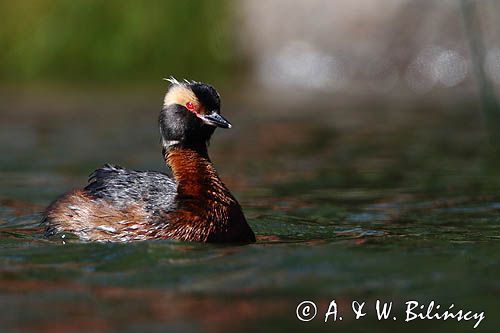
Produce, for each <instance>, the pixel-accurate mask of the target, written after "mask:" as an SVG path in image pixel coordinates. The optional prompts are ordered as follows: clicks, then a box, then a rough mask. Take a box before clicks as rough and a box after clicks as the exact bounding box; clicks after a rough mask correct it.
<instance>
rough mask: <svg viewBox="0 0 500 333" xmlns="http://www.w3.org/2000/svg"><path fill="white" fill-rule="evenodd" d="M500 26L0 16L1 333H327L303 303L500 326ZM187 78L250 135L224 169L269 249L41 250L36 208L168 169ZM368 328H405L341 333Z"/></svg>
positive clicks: (351, 324) (203, 12)
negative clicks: (432, 303) (452, 307)
mask: <svg viewBox="0 0 500 333" xmlns="http://www.w3.org/2000/svg"><path fill="white" fill-rule="evenodd" d="M499 13H500V3H498V2H497V1H494V0H428V1H410V0H386V1H383V2H380V1H375V0H356V1H352V0H349V1H348V0H338V1H327V0H311V1H285V0H272V1H250V0H240V1H215V0H213V1H192V0H189V1H154V0H148V1H115V0H110V1H105V2H103V1H96V0H86V1H83V0H74V1H62V0H51V1H49V0H26V1H10V2H7V1H3V2H0V22H2V23H1V26H0V50H1V51H0V100H1V103H0V175H1V177H0V258H1V259H0V262H1V263H2V264H1V266H0V292H1V293H2V297H1V298H0V306H1V307H2V311H0V322H1V323H2V327H4V328H6V329H7V331H12V332H18V331H19V332H20V331H23V332H26V331H37V332H45V331H47V332H52V331H54V330H59V331H81V332H86V331H94V332H101V331H102V332H107V331H114V330H121V331H127V330H128V331H137V330H139V331H161V332H164V331H165V330H172V331H188V332H191V331H193V332H198V331H216V332H220V331H233V330H234V329H239V330H241V329H246V330H253V329H254V328H257V327H260V326H261V325H262V324H264V325H265V326H266V327H268V328H270V329H271V330H274V331H276V330H281V329H286V330H289V331H290V330H295V329H297V328H300V329H310V328H314V329H316V330H321V329H326V330H330V329H332V328H333V327H334V326H324V325H322V320H321V319H318V320H316V321H313V322H311V323H309V324H308V325H309V326H308V325H305V324H304V323H302V322H300V323H299V322H298V321H297V319H296V318H295V306H296V305H297V304H298V303H300V301H301V300H302V299H303V298H304V299H313V300H317V301H318V304H320V305H321V306H323V307H326V306H327V304H328V303H329V301H330V299H331V298H338V299H340V301H341V304H343V305H342V306H345V308H349V304H350V303H349V302H350V300H351V299H353V298H360V299H364V300H367V301H371V300H375V299H377V298H390V299H392V300H394V301H395V302H397V303H398V302H399V303H398V304H399V306H397V307H396V309H398V311H399V310H401V309H402V305H401V304H403V303H404V300H406V299H407V298H408V299H409V298H410V297H413V298H416V299H422V300H429V299H435V300H440V301H442V303H445V304H447V303H446V302H448V303H452V302H453V303H456V304H457V303H458V304H461V305H463V306H464V307H472V308H474V309H476V310H485V311H487V315H488V310H489V313H492V312H494V311H495V310H498V303H497V301H496V298H498V294H499V291H500V285H499V284H498V282H496V281H497V280H498V279H497V277H498V274H499V273H500V272H499V271H498V267H500V266H499V265H498V259H499V257H498V253H500V251H498V250H499V248H498V240H499V239H500V227H499V226H498V223H499V217H498V213H499V212H500V200H499V199H498V189H499V187H500V168H499V167H498V162H499V158H498V157H499V152H500V108H499V104H498V93H499V90H500V41H499V39H498V36H499V35H500V23H499V21H498V19H497V17H498V14H499ZM170 76H174V77H176V78H178V79H183V78H186V79H194V80H199V81H203V82H208V83H211V84H213V85H214V86H215V87H217V89H218V90H219V91H220V93H221V95H222V113H223V114H224V115H225V116H226V117H227V118H228V119H229V120H230V121H231V122H232V123H233V126H234V127H233V129H232V130H230V131H222V130H219V131H217V132H216V133H215V135H214V138H213V140H212V145H211V147H210V151H211V156H212V159H213V161H214V163H215V165H216V167H217V169H218V170H219V171H220V173H221V177H222V179H224V181H225V183H226V184H227V185H228V187H229V188H230V189H231V190H232V191H233V192H234V194H235V195H236V196H237V197H238V198H239V200H240V201H241V203H242V205H243V207H245V212H246V215H247V217H248V219H249V222H250V224H251V225H252V227H253V228H254V230H255V231H256V233H257V234H258V235H259V237H260V238H259V239H260V241H259V243H258V244H256V245H252V246H247V247H211V246H208V245H192V244H182V243H175V242H168V241H165V242H145V243H140V244H134V245H116V244H115V245H111V244H108V245H105V244H82V243H78V242H75V243H71V242H70V243H69V244H67V245H66V246H65V247H64V248H61V246H60V244H58V243H57V242H56V243H54V242H49V241H47V240H45V239H43V237H41V232H42V231H41V229H40V228H39V227H38V224H37V221H38V220H39V219H40V216H41V215H40V212H41V211H42V210H43V209H44V207H45V206H46V205H47V204H49V203H50V202H51V201H52V200H53V199H54V198H56V197H57V196H58V195H60V194H61V193H63V192H65V191H67V190H68V189H70V188H74V187H79V186H80V187H81V186H83V185H85V182H86V177H87V175H88V174H90V173H91V171H92V170H94V169H95V168H97V167H99V166H100V165H102V164H104V163H114V164H119V165H123V166H125V167H128V168H132V169H152V170H165V167H164V163H163V161H162V158H161V155H160V145H159V133H158V129H157V122H156V121H157V115H158V113H159V111H160V108H161V102H162V97H163V95H164V93H165V91H166V89H167V83H166V82H165V81H163V80H162V78H165V77H170ZM47 291H50V292H49V293H47ZM495 297H496V298H495ZM173 304H175V306H173ZM199 309H201V311H200V310H199ZM325 309H326V308H325ZM131 314H133V316H132V315H131ZM347 317H348V316H347V315H346V318H347ZM496 320H497V319H496V318H493V319H489V320H487V321H486V322H484V323H483V324H481V325H482V326H483V329H484V330H485V331H486V330H488V329H490V330H491V331H495V328H496V327H498V322H497V321H496ZM368 324H370V325H372V326H371V328H373V330H375V331H377V330H379V331H387V330H388V329H398V330H400V329H401V326H398V323H393V322H390V323H379V322H376V321H375V320H374V318H368V319H367V320H366V321H354V320H352V318H350V320H346V321H345V322H344V323H342V327H343V329H344V330H346V331H359V330H362V329H363V328H364V327H366V326H365V325H368ZM469 324H470V323H465V324H464V323H456V322H451V323H450V322H446V323H437V322H419V323H415V324H413V323H412V324H411V325H410V324H407V325H406V326H404V328H405V330H408V331H411V332H413V331H415V332H417V331H420V330H422V329H427V330H428V329H439V330H440V331H453V332H455V331H460V330H464V331H466V330H468V329H470V327H472V326H471V325H469ZM332 325H337V324H332ZM399 325H401V324H399Z"/></svg>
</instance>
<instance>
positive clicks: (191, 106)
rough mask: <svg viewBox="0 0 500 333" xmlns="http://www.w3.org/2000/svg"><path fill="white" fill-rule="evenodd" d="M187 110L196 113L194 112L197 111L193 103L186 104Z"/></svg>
mask: <svg viewBox="0 0 500 333" xmlns="http://www.w3.org/2000/svg"><path fill="white" fill-rule="evenodd" d="M186 108H187V109H188V110H189V111H194V110H195V108H194V104H193V102H187V103H186Z"/></svg>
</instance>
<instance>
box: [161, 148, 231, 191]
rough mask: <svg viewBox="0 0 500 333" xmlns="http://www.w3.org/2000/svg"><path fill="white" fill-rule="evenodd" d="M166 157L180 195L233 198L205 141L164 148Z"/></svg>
mask: <svg viewBox="0 0 500 333" xmlns="http://www.w3.org/2000/svg"><path fill="white" fill-rule="evenodd" d="M164 157H165V161H166V163H167V165H168V166H169V167H170V169H171V170H172V173H173V176H174V178H175V181H176V183H177V193H178V195H179V196H182V197H191V198H197V199H203V198H206V197H207V196H210V197H211V196H213V195H216V194H217V195H216V197H218V198H219V199H224V197H226V198H225V199H226V200H223V201H227V200H230V201H231V199H233V197H232V195H231V194H230V193H229V190H228V189H227V188H226V186H225V185H224V184H223V183H222V181H221V180H220V178H219V175H218V174H217V171H216V170H215V168H214V166H213V164H212V162H211V161H210V158H209V156H208V151H207V146H206V144H205V143H203V144H199V145H193V144H190V145H185V144H175V145H172V146H170V147H168V148H166V149H164ZM211 199H214V198H211ZM233 200H234V199H233Z"/></svg>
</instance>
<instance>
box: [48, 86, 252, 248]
mask: <svg viewBox="0 0 500 333" xmlns="http://www.w3.org/2000/svg"><path fill="white" fill-rule="evenodd" d="M168 81H169V83H170V85H169V88H168V91H167V93H166V95H165V98H164V101H163V107H162V109H161V112H160V116H159V126H160V135H161V145H162V154H163V158H164V160H165V162H166V164H167V165H168V166H169V167H170V169H171V171H172V175H173V177H172V178H171V177H169V176H168V175H167V174H165V173H160V172H154V171H135V170H128V169H125V168H122V167H120V166H114V165H111V164H106V165H104V166H103V167H102V168H99V169H97V170H95V171H94V172H93V173H92V174H91V175H90V178H89V183H88V185H87V186H86V187H85V188H83V189H77V190H73V191H70V192H68V193H66V194H64V195H62V196H61V197H60V198H59V199H57V200H56V201H54V202H53V203H52V204H51V205H50V206H49V207H48V208H47V209H46V211H45V213H44V216H43V219H42V224H43V225H44V226H45V228H46V229H45V230H46V235H47V236H53V235H65V234H66V233H70V234H74V235H76V236H78V237H79V238H80V239H82V240H86V241H110V242H130V241H137V240H147V239H174V240H181V241H196V242H218V243H222V242H235V243H251V242H255V234H254V232H253V231H252V229H251V227H250V226H249V225H248V223H247V221H246V219H245V216H244V214H243V211H242V208H241V206H240V204H239V203H238V201H237V200H236V198H235V197H234V196H233V195H232V194H231V192H230V191H229V189H228V188H227V187H226V186H225V185H224V183H223V182H222V181H221V179H220V177H219V175H218V174H217V171H216V170H215V168H214V166H213V164H212V161H211V160H210V158H209V155H208V150H207V144H208V142H209V140H210V138H211V136H212V134H213V133H214V131H215V129H216V128H217V127H220V128H231V124H230V123H229V121H228V120H227V119H225V118H224V117H223V116H222V115H221V112H220V95H219V93H218V92H217V91H216V90H215V88H214V87H212V86H211V85H209V84H206V83H201V82H196V81H177V80H176V79H174V78H170V79H168ZM61 237H64V236H61Z"/></svg>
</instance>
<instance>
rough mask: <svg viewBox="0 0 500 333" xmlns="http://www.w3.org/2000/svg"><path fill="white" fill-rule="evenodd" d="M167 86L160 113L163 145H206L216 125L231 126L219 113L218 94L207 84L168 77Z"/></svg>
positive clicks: (164, 146)
mask: <svg viewBox="0 0 500 333" xmlns="http://www.w3.org/2000/svg"><path fill="white" fill-rule="evenodd" d="M167 81H168V82H170V86H169V88H168V91H167V93H166V95H165V99H164V101H163V108H162V111H161V113H160V118H159V122H160V133H161V138H162V144H163V148H164V149H166V148H168V147H169V146H171V145H173V144H183V145H187V146H198V145H200V144H201V145H205V144H206V143H207V142H208V141H209V140H210V137H211V136H212V134H213V132H214V131H215V128H217V127H221V128H231V124H230V123H229V121H227V120H226V119H225V118H224V117H223V116H222V115H221V114H220V95H219V93H218V92H217V91H216V90H215V88H214V87H212V86H211V85H209V84H206V83H201V82H195V81H182V82H179V81H177V80H176V79H174V78H170V79H167Z"/></svg>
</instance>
